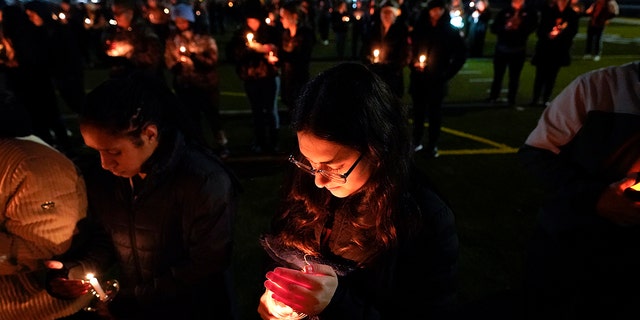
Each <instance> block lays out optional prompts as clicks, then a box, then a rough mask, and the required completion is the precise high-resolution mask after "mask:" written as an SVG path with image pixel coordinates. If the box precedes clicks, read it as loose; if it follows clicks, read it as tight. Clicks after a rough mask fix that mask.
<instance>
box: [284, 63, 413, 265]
mask: <svg viewBox="0 0 640 320" xmlns="http://www.w3.org/2000/svg"><path fill="white" fill-rule="evenodd" d="M291 126H292V128H293V130H294V131H295V132H308V133H312V134H313V135H315V136H317V137H319V138H321V139H325V140H327V141H332V142H335V143H338V144H341V145H344V146H346V147H349V148H353V149H356V150H358V151H359V152H361V153H362V154H363V155H364V157H365V158H366V159H367V160H368V161H370V162H371V163H372V165H373V169H372V170H373V172H372V175H371V177H370V178H369V180H368V181H367V182H366V184H365V185H364V186H363V187H362V188H361V189H360V190H358V191H357V192H356V193H354V194H352V195H350V196H349V197H346V198H344V199H338V198H335V197H333V196H332V195H331V193H330V192H329V191H327V190H326V189H324V188H323V189H319V188H317V187H316V186H315V184H314V181H313V179H310V178H309V176H308V174H306V173H304V172H301V171H299V170H294V171H293V172H292V175H291V176H290V180H289V181H288V182H287V186H286V187H287V189H286V190H287V192H288V194H287V195H286V203H285V206H283V208H284V210H283V213H282V215H281V216H280V217H279V219H276V220H274V226H275V228H276V230H278V229H279V230H280V231H281V232H280V236H281V239H282V241H283V242H284V243H285V245H287V246H290V247H294V248H296V249H298V250H301V251H302V252H304V253H305V254H311V255H314V256H318V255H319V251H320V248H319V246H320V244H319V241H318V238H317V230H318V226H319V225H320V226H321V225H323V224H324V223H325V222H326V221H327V219H329V218H330V216H331V215H332V214H333V212H332V210H334V209H335V210H346V211H345V212H346V213H347V216H348V217H350V219H351V221H350V223H351V226H352V227H353V228H354V229H355V232H353V238H352V239H353V240H352V241H351V243H350V244H348V245H347V246H346V247H343V248H334V250H333V253H334V254H337V255H341V256H345V255H346V256H351V255H350V254H348V252H349V251H352V249H354V248H357V250H353V251H358V252H365V253H366V254H365V255H361V256H359V257H352V256H351V258H352V259H353V260H356V261H355V262H356V263H357V264H359V265H366V264H368V263H369V262H371V261H372V260H374V259H375V258H376V257H377V256H378V255H379V254H380V253H382V252H383V251H385V249H387V248H389V247H391V246H393V245H394V243H395V241H396V228H395V224H394V219H395V217H394V215H395V213H396V212H397V209H398V207H399V205H400V202H401V201H400V197H401V195H402V194H403V193H404V192H405V191H406V189H405V188H406V187H407V185H408V181H409V168H410V163H411V161H412V160H411V159H412V157H411V148H410V139H409V132H408V125H407V117H406V110H405V108H404V107H403V105H402V104H401V103H400V101H399V100H398V99H397V98H396V97H395V95H394V94H393V93H392V92H391V90H390V88H389V87H388V86H387V85H386V84H385V83H384V82H383V81H382V80H381V79H380V78H379V77H378V76H376V75H375V74H374V73H372V72H371V71H370V70H369V69H368V68H367V67H365V66H364V65H362V64H358V63H342V64H339V65H337V66H335V67H332V68H330V69H328V70H326V71H324V72H322V73H320V74H319V75H318V76H317V77H315V78H314V79H312V80H311V81H310V82H309V83H308V84H307V85H306V87H305V88H304V89H303V92H302V94H301V96H300V97H299V98H298V100H297V103H296V106H295V108H294V111H293V114H292V119H291Z"/></svg>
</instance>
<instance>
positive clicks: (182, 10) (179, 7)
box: [171, 3, 196, 22]
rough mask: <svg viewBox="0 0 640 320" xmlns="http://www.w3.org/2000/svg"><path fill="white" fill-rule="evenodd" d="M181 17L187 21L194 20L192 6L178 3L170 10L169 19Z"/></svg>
mask: <svg viewBox="0 0 640 320" xmlns="http://www.w3.org/2000/svg"><path fill="white" fill-rule="evenodd" d="M176 18H183V19H185V20H187V21H189V22H195V21H196V17H195V16H194V15H193V7H192V6H191V5H190V4H187V3H178V4H176V5H175V6H173V10H171V20H174V21H175V20H176Z"/></svg>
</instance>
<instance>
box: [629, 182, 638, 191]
mask: <svg viewBox="0 0 640 320" xmlns="http://www.w3.org/2000/svg"><path fill="white" fill-rule="evenodd" d="M631 189H633V190H636V191H640V182H638V183H636V184H634V185H632V186H631Z"/></svg>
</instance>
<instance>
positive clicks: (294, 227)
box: [258, 63, 458, 320]
mask: <svg viewBox="0 0 640 320" xmlns="http://www.w3.org/2000/svg"><path fill="white" fill-rule="evenodd" d="M291 127H292V128H293V130H294V132H295V133H296V134H297V138H298V147H299V149H300V151H299V152H296V153H295V154H293V155H291V156H290V158H289V161H290V162H291V163H292V165H291V170H294V171H292V172H290V175H288V176H287V177H288V179H287V183H286V188H285V190H284V191H285V197H284V202H283V206H282V207H281V209H282V210H281V212H280V213H279V214H277V215H276V216H275V218H274V220H273V224H272V229H271V232H269V233H268V234H265V235H264V236H263V237H262V243H263V246H264V248H265V250H266V251H267V253H269V255H270V256H271V258H272V261H273V263H274V264H275V265H276V266H277V267H276V268H275V269H272V270H271V271H268V272H267V273H266V277H267V280H266V281H265V287H266V290H265V293H264V294H263V296H262V297H261V299H260V305H259V307H258V312H259V313H260V316H261V317H262V319H272V318H271V317H273V316H275V315H276V314H278V313H282V311H286V309H287V306H288V307H289V309H291V308H292V309H293V310H295V312H296V313H304V314H306V315H308V316H310V319H368V320H369V319H398V317H402V318H407V319H448V318H447V317H446V315H447V312H448V311H450V307H451V306H452V303H453V302H454V298H455V293H456V284H455V274H456V266H457V253H458V238H457V235H456V231H455V226H454V216H453V213H452V212H451V210H450V209H449V207H448V206H447V204H446V203H445V202H444V201H443V200H442V199H441V198H440V197H439V196H438V194H437V193H436V192H435V191H434V190H433V189H432V186H431V185H430V184H429V183H428V182H427V180H426V178H424V176H422V175H421V174H420V173H419V172H417V170H416V169H415V167H414V166H413V164H412V149H411V143H410V140H409V139H408V128H407V118H406V111H405V109H404V108H403V106H402V104H401V103H400V101H399V100H398V99H397V98H396V96H395V95H394V94H393V93H392V92H391V90H390V88H389V87H388V86H387V85H386V84H385V83H384V82H383V81H382V80H381V79H380V78H379V77H378V76H376V75H375V74H374V73H373V72H371V71H370V70H369V69H367V68H366V67H365V66H363V65H361V64H356V63H343V64H339V65H337V66H335V67H333V68H331V69H329V70H327V71H324V72H323V73H321V74H320V75H318V76H317V77H316V78H314V79H312V80H311V81H310V82H309V83H308V85H307V86H306V87H305V89H304V90H303V92H302V95H301V97H300V99H299V100H298V102H297V104H296V107H295V109H294V113H293V118H292V122H291ZM407 288H416V289H417V290H407ZM283 305H286V306H283ZM288 311H289V312H291V310H288ZM287 319H293V318H287Z"/></svg>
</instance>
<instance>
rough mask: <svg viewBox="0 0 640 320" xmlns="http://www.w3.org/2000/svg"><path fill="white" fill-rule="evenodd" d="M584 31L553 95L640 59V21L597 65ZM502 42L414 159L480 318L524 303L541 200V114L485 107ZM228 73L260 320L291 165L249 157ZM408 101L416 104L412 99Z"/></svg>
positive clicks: (246, 296) (245, 123) (239, 267)
mask: <svg viewBox="0 0 640 320" xmlns="http://www.w3.org/2000/svg"><path fill="white" fill-rule="evenodd" d="M585 30H586V27H585V26H584V21H583V24H582V25H581V27H580V33H579V34H578V36H577V37H576V40H575V44H574V48H573V57H574V59H573V63H572V64H571V65H570V66H568V67H566V68H563V69H561V71H560V75H559V78H558V81H557V84H556V88H555V94H557V93H558V92H559V91H560V90H561V89H562V88H563V87H564V86H566V85H567V84H568V83H569V82H570V81H571V80H572V79H573V78H575V77H576V76H577V75H579V74H582V73H584V72H586V71H589V70H593V69H596V68H600V67H604V66H608V65H618V64H623V63H626V62H629V61H632V60H637V59H640V38H639V37H640V32H638V30H640V28H639V27H638V25H633V24H628V23H618V22H616V20H614V22H613V23H612V24H611V25H609V26H608V27H607V29H606V30H605V35H606V40H605V43H604V54H603V57H602V60H601V61H599V62H594V61H586V60H582V50H583V48H584V38H585V35H584V32H585ZM228 36H229V32H228V33H227V34H225V35H222V36H216V39H217V41H218V44H219V45H220V47H221V48H223V47H224V44H225V43H226V41H228ZM534 41H535V36H532V37H531V38H530V46H529V49H530V51H531V50H532V49H533V46H534ZM494 43H495V38H494V37H493V36H492V35H491V34H488V35H487V45H486V48H485V52H486V53H487V58H477V59H470V60H468V61H467V63H466V64H465V66H464V68H463V69H462V71H461V72H460V73H459V74H458V75H457V76H456V77H455V78H454V79H453V80H452V82H451V86H450V88H451V89H450V94H449V96H448V98H447V100H446V106H445V118H444V128H443V132H444V134H443V137H442V140H441V143H440V145H439V148H440V150H441V156H440V157H439V158H437V159H427V158H424V157H422V156H421V155H420V154H417V155H416V162H417V163H418V164H419V166H420V167H421V168H422V169H423V170H425V172H427V173H428V175H429V176H431V178H432V179H433V180H434V181H435V182H436V184H437V185H438V188H439V189H440V190H441V191H442V193H443V195H444V197H445V198H446V199H447V200H448V201H449V202H450V204H451V207H452V209H453V211H454V213H455V215H456V219H457V228H458V235H459V237H460V273H459V276H460V277H459V281H460V291H459V293H460V294H459V297H460V301H461V302H462V303H464V304H465V305H466V306H467V307H468V308H470V312H473V313H474V316H475V317H476V318H477V317H481V315H482V314H481V313H482V312H485V313H486V314H487V315H492V316H494V317H495V316H497V315H498V314H496V313H492V312H494V311H496V312H498V310H502V311H500V312H503V313H504V310H508V309H509V307H510V306H512V305H510V304H509V303H510V302H513V301H514V297H517V294H518V291H519V289H520V285H521V278H522V270H523V266H524V264H523V259H524V255H525V246H526V242H527V238H528V236H529V233H530V231H531V230H532V227H533V225H534V222H535V217H536V210H537V207H538V204H539V201H540V199H541V196H542V193H541V190H540V189H539V188H538V187H537V186H536V184H535V183H534V181H533V179H532V178H531V177H530V176H529V175H528V174H527V173H526V172H524V170H523V169H522V168H521V166H520V164H519V162H518V159H517V157H516V154H515V152H516V150H517V148H518V147H519V146H520V145H521V144H522V143H523V141H524V140H525V138H526V137H527V135H528V134H529V132H530V131H531V130H532V129H533V128H534V126H535V124H536V122H537V119H538V117H539V116H540V113H541V111H542V109H539V108H525V109H524V110H523V111H518V110H516V109H514V108H507V107H502V106H487V105H484V103H482V102H481V101H482V100H484V99H485V98H487V96H488V92H487V90H488V88H489V86H490V81H491V77H492V62H491V58H490V55H491V54H492V51H493V45H494ZM347 50H349V48H348V47H347ZM221 52H223V50H222V49H221ZM347 52H350V51H347ZM333 55H334V47H333V46H332V43H331V44H330V45H329V46H322V44H318V45H316V48H315V50H314V62H313V63H312V73H314V74H315V73H317V72H319V71H321V70H324V69H326V68H328V67H330V66H332V65H334V64H335V63H337V62H338V61H335V60H333V59H332V57H333ZM533 72H534V70H533V67H532V66H531V65H530V64H529V63H527V64H526V65H525V68H524V70H523V74H522V79H521V86H520V92H519V96H518V103H519V104H523V105H524V104H526V103H528V102H529V100H530V97H531V89H532V86H533V85H532V81H533ZM104 75H105V71H104V70H100V69H91V70H87V88H88V89H90V88H92V87H93V86H95V85H96V84H97V83H99V82H100V81H101V80H102V79H104V78H103V77H104ZM220 75H221V79H222V81H221V87H222V91H223V105H222V107H223V108H222V110H223V113H224V117H225V122H224V126H225V129H226V131H227V133H228V138H229V141H230V142H229V143H230V148H231V152H232V153H231V157H230V158H229V160H228V163H229V164H230V165H231V166H232V167H233V168H234V170H236V172H237V174H238V175H239V176H240V178H241V180H242V183H243V186H244V193H243V194H242V196H241V203H240V210H239V212H238V217H237V227H236V239H235V243H236V247H235V255H234V266H235V275H236V290H237V293H238V302H239V308H240V310H239V311H240V314H241V319H243V320H244V319H255V318H256V312H255V310H256V307H257V303H258V298H259V296H260V295H261V294H262V292H263V290H264V289H263V286H262V283H263V281H264V275H263V273H262V269H261V264H260V262H261V258H262V252H261V250H260V248H259V246H258V241H257V239H258V235H259V234H260V233H261V232H262V231H263V230H265V229H266V228H267V227H268V221H269V219H270V217H271V215H272V214H273V213H274V207H275V204H276V202H277V192H276V190H277V188H278V187H279V185H280V182H281V172H282V170H281V169H282V168H283V166H286V165H287V164H286V161H284V160H285V156H284V154H283V155H281V156H275V157H271V156H263V157H256V156H253V155H251V154H250V153H249V151H248V150H249V145H250V141H251V136H250V130H251V124H250V119H249V117H248V109H249V108H248V106H247V101H246V97H245V96H244V94H243V89H242V85H241V82H240V81H239V79H238V77H237V76H236V75H235V74H234V72H233V66H231V65H229V64H227V63H222V64H221V66H220ZM506 84H507V79H505V80H504V86H505V87H506ZM405 102H406V103H407V104H410V99H409V97H408V96H406V97H405ZM71 119H72V118H71ZM282 137H283V142H282V150H283V152H289V151H290V150H293V148H294V147H295V144H294V141H293V139H292V137H293V136H292V134H291V133H290V132H288V130H287V128H286V127H283V128H282ZM489 313H491V314H489ZM481 318H484V317H481ZM507 318H508V317H507Z"/></svg>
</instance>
